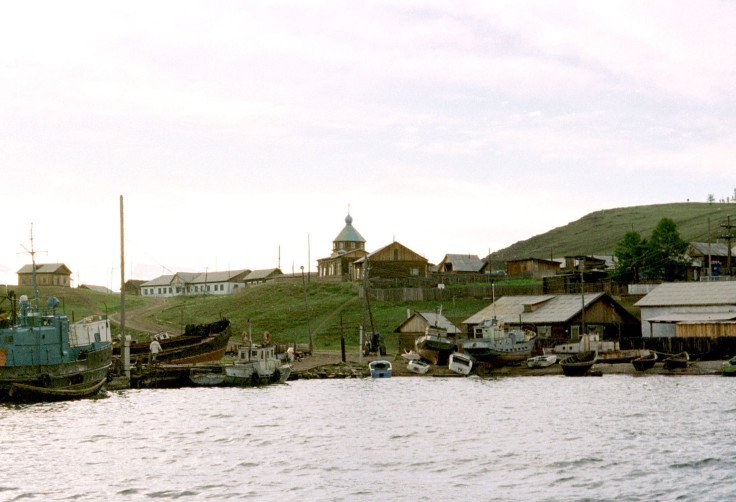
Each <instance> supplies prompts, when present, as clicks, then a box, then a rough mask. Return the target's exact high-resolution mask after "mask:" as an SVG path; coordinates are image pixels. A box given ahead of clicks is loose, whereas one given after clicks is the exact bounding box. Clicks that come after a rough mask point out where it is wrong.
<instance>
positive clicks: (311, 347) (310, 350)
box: [302, 265, 314, 354]
mask: <svg viewBox="0 0 736 502" xmlns="http://www.w3.org/2000/svg"><path fill="white" fill-rule="evenodd" d="M302 288H304V305H305V306H306V308H307V333H308V334H309V353H310V354H312V353H314V337H313V336H312V328H310V327H309V302H308V301H307V283H306V282H304V265H302Z"/></svg>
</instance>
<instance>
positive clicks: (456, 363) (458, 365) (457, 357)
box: [447, 352, 473, 375]
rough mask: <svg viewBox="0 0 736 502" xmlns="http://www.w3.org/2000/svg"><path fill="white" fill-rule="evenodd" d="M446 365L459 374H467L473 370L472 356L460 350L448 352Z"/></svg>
mask: <svg viewBox="0 0 736 502" xmlns="http://www.w3.org/2000/svg"><path fill="white" fill-rule="evenodd" d="M447 367H448V368H449V369H450V371H454V372H455V373H457V374H459V375H469V374H470V372H471V371H473V357H472V356H469V355H468V354H462V353H460V352H453V353H452V354H450V359H449V363H448V364H447Z"/></svg>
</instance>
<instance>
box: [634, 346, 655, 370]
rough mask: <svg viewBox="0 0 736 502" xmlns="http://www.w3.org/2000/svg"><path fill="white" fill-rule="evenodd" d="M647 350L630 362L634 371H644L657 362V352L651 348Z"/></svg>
mask: <svg viewBox="0 0 736 502" xmlns="http://www.w3.org/2000/svg"><path fill="white" fill-rule="evenodd" d="M647 352H648V353H647V354H645V355H642V356H640V357H637V358H636V359H634V360H632V361H631V364H632V366H634V369H635V370H636V371H646V370H649V369H652V368H654V365H655V364H656V363H657V359H658V357H657V353H656V352H654V351H653V350H649V351H647Z"/></svg>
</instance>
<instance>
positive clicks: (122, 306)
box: [108, 195, 130, 382]
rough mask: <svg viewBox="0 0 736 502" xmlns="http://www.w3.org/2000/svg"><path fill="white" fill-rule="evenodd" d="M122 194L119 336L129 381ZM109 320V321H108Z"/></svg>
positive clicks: (121, 197)
mask: <svg viewBox="0 0 736 502" xmlns="http://www.w3.org/2000/svg"><path fill="white" fill-rule="evenodd" d="M124 223H125V222H124V218H123V196H122V195H121V196H120V338H121V341H122V342H123V371H124V372H125V377H126V378H127V379H128V382H130V339H129V338H128V337H126V336H125V225H124ZM108 322H109V321H108Z"/></svg>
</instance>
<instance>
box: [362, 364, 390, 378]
mask: <svg viewBox="0 0 736 502" xmlns="http://www.w3.org/2000/svg"><path fill="white" fill-rule="evenodd" d="M368 368H369V369H370V370H371V376H372V377H373V378H390V377H391V363H390V362H389V361H384V360H378V361H371V362H370V363H368Z"/></svg>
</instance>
